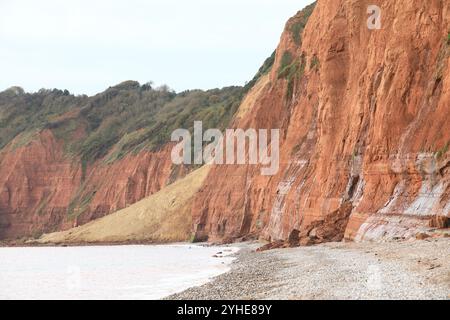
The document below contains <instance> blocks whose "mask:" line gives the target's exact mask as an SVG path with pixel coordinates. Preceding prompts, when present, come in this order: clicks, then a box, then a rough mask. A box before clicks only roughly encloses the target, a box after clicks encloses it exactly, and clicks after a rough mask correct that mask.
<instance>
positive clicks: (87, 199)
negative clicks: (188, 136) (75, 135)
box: [0, 130, 183, 239]
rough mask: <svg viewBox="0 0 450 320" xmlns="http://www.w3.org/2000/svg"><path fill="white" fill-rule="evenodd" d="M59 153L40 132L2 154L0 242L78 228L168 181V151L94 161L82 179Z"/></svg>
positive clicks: (48, 133)
mask: <svg viewBox="0 0 450 320" xmlns="http://www.w3.org/2000/svg"><path fill="white" fill-rule="evenodd" d="M62 149H63V148H62V145H61V143H58V141H57V140H56V139H55V137H54V136H53V134H52V133H51V131H49V130H46V131H43V132H41V133H40V134H39V136H38V138H36V140H34V141H33V142H31V143H30V144H29V145H27V146H24V147H21V148H18V149H16V150H14V151H10V152H8V151H7V150H5V152H4V154H3V155H2V156H1V157H0V161H1V166H0V186H1V188H2V189H1V190H2V191H1V194H0V211H1V213H2V214H1V215H0V219H1V220H0V231H1V232H0V237H1V238H7V239H15V238H17V237H22V236H36V235H39V234H40V233H42V232H46V231H54V230H61V229H67V228H70V227H74V226H77V225H80V224H84V223H86V222H88V221H90V220H92V219H96V218H99V217H102V216H104V215H106V214H108V213H110V212H114V211H116V210H118V209H121V208H124V207H126V206H128V205H130V204H132V203H134V202H136V201H138V200H140V199H142V198H144V197H147V196H149V195H151V194H153V193H154V192H156V191H158V190H159V189H160V188H161V187H163V186H165V185H166V184H167V183H168V182H169V180H170V179H174V177H172V176H171V173H172V170H171V168H172V162H171V160H170V148H169V146H167V147H166V148H164V149H162V150H160V151H158V152H144V151H143V152H141V153H139V154H137V155H128V156H126V157H125V158H123V159H121V160H119V161H116V162H114V163H113V164H104V163H102V161H98V162H96V163H94V164H92V165H89V166H88V168H87V169H86V172H85V173H84V174H83V173H82V171H83V168H82V165H81V164H80V162H79V161H74V159H71V158H68V157H67V156H66V155H65V154H64V151H63V150H62ZM179 174H180V176H182V174H183V173H182V172H180V173H179ZM83 175H85V176H86V178H84V179H83V177H82V176H83Z"/></svg>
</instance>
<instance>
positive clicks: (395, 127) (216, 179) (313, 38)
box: [192, 0, 450, 244]
mask: <svg viewBox="0 0 450 320" xmlns="http://www.w3.org/2000/svg"><path fill="white" fill-rule="evenodd" d="M371 4H376V5H378V6H379V7H380V8H381V29H379V30H369V28H368V27H367V19H368V17H369V15H368V14H367V7H368V6H369V5H371ZM304 18H305V17H304V12H300V13H298V14H297V15H296V16H295V17H293V18H292V19H291V20H290V21H289V22H288V23H287V25H286V30H285V32H284V33H283V35H282V37H281V41H280V44H279V46H278V48H277V51H276V58H275V63H274V66H273V68H272V70H271V72H270V73H269V74H268V75H266V76H264V77H262V78H261V79H260V80H259V82H258V83H257V84H256V85H255V86H254V88H253V89H252V90H251V91H250V92H249V94H248V96H247V97H246V98H245V99H244V102H243V104H242V105H241V107H240V109H239V110H238V113H237V117H236V119H235V121H234V123H233V126H234V127H240V128H280V129H281V131H282V135H281V136H282V144H281V167H280V170H279V172H278V174H277V175H275V176H273V177H266V176H262V175H260V170H259V168H257V167H255V166H234V165H233V166H223V165H220V166H215V167H214V168H213V169H212V170H211V172H210V174H209V177H208V178H207V179H206V183H205V184H204V186H203V188H202V189H201V190H200V192H199V194H198V196H197V197H196V200H195V204H194V207H193V209H192V214H193V217H194V229H195V231H196V236H197V238H198V239H206V238H208V239H209V240H212V241H217V240H219V241H228V240H232V239H237V238H241V237H244V238H245V237H258V236H261V237H263V238H265V239H268V240H272V241H276V240H283V241H285V240H288V241H289V242H290V243H292V244H308V243H316V242H321V241H329V240H341V239H342V238H344V237H345V238H348V239H357V240H361V239H381V238H395V237H400V238H401V237H409V236H413V235H415V234H416V233H417V232H419V231H420V230H423V229H426V228H429V227H430V226H439V225H441V226H442V225H443V224H445V219H446V218H448V216H449V214H450V165H449V164H450V153H449V143H450V125H449V123H450V104H449V101H450V71H449V63H450V40H449V39H448V35H449V32H450V2H449V1H447V0H432V1H413V0H403V1H390V0H377V1H375V2H374V1H359V0H358V1H356V0H354V1H353V0H336V1H326V0H319V1H318V2H317V5H316V7H315V9H314V12H313V13H312V15H311V17H310V18H309V21H308V23H307V25H306V27H305V29H304V31H303V33H301V35H300V36H299V35H298V34H297V35H296V34H295V31H296V30H298V28H299V26H301V21H302V20H303V19H304ZM300 32H301V30H300ZM286 66H287V68H286ZM283 69H285V71H283ZM286 74H287V75H286Z"/></svg>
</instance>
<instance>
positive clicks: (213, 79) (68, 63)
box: [0, 0, 313, 95]
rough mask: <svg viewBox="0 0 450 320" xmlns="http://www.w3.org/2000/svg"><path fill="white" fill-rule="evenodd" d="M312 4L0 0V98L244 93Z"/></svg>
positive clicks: (281, 0) (296, 0)
mask: <svg viewBox="0 0 450 320" xmlns="http://www.w3.org/2000/svg"><path fill="white" fill-rule="evenodd" d="M312 2H313V0H149V1H143V0H120V1H116V0H98V1H94V0H64V1H57V0H39V1H36V0H0V91H2V90H4V89H6V88H9V87H11V86H13V85H18V86H21V87H23V88H24V89H25V90H26V91H37V90H39V89H40V88H59V89H68V90H70V91H71V92H73V93H76V94H82V93H85V94H89V95H91V94H95V93H98V92H100V91H103V90H104V89H106V88H107V87H109V86H112V85H115V84H117V83H119V82H122V81H124V80H137V81H139V82H141V83H145V82H147V81H150V80H152V81H154V82H155V84H156V85H159V84H163V83H165V84H167V85H169V86H170V87H172V88H174V89H175V90H177V91H181V90H184V89H197V88H200V89H210V88H215V87H223V86H227V85H243V84H244V83H245V81H248V80H250V79H251V78H252V77H253V75H254V74H255V73H256V71H257V70H258V68H259V66H260V65H261V64H262V62H263V61H264V59H265V58H266V57H268V56H269V55H270V54H271V53H272V51H273V50H274V49H275V47H276V45H277V44H278V41H279V38H280V35H281V32H282V30H283V28H284V24H285V23H286V21H287V19H288V18H289V17H291V16H293V15H294V14H295V13H296V12H297V11H298V10H300V9H302V8H303V7H305V6H306V5H307V4H309V3H312Z"/></svg>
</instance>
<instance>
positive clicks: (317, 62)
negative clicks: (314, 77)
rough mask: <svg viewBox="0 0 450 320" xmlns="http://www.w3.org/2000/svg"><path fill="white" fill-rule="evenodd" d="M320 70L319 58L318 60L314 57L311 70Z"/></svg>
mask: <svg viewBox="0 0 450 320" xmlns="http://www.w3.org/2000/svg"><path fill="white" fill-rule="evenodd" d="M319 68H320V62H319V58H317V56H313V57H312V59H311V69H315V70H319Z"/></svg>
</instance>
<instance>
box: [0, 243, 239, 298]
mask: <svg viewBox="0 0 450 320" xmlns="http://www.w3.org/2000/svg"><path fill="white" fill-rule="evenodd" d="M235 251H236V249H235V248H229V247H207V246H200V245H189V244H177V245H129V246H82V247H23V248H18V247H9V248H8V247H3V248H0V299H160V298H163V297H165V296H168V295H170V294H173V293H177V292H180V291H183V290H185V289H187V288H189V287H193V286H198V285H202V284H204V283H206V282H208V281H209V280H210V279H211V278H212V277H214V276H217V275H219V274H221V273H224V272H226V271H228V269H229V265H230V263H231V261H232V260H233V258H232V257H230V254H232V253H233V252H235ZM219 252H221V254H218V255H217V253H219Z"/></svg>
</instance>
